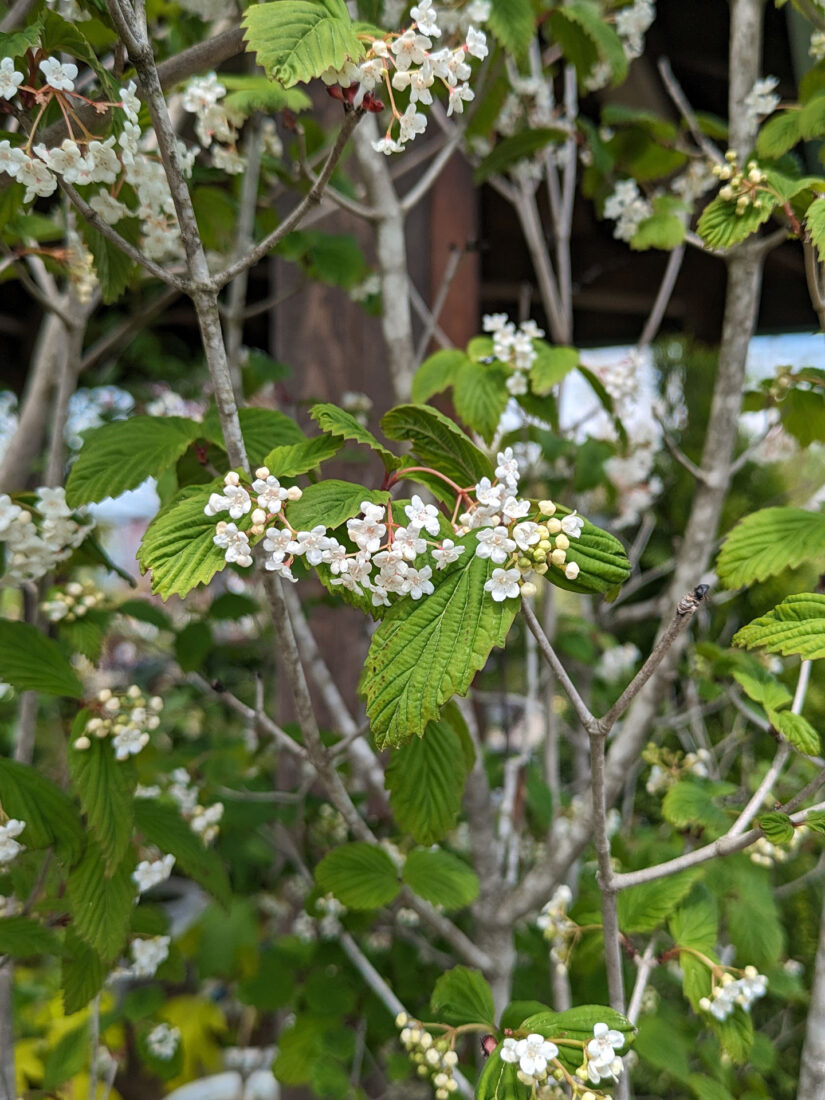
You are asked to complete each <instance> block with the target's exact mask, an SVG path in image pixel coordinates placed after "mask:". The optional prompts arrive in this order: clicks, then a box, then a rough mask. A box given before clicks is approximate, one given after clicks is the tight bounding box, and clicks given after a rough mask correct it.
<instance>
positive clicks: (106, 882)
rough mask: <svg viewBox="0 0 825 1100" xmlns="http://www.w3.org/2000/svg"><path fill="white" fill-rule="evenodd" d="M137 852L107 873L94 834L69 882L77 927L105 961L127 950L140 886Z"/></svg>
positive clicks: (109, 960)
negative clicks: (135, 873)
mask: <svg viewBox="0 0 825 1100" xmlns="http://www.w3.org/2000/svg"><path fill="white" fill-rule="evenodd" d="M134 866H135V859H134V852H133V851H130V852H128V853H127V856H126V858H125V859H124V860H123V862H122V863H121V864H120V865H119V866H118V867H117V868H115V871H114V873H111V874H109V875H107V873H106V864H105V862H104V859H103V853H102V852H101V850H100V848H99V847H98V846H97V844H96V843H95V842H94V841H93V840H92V839H91V838H90V839H89V840H88V842H87V844H86V850H85V852H84V853H83V858H82V859H81V861H80V862H79V863H78V864H77V865H76V866H75V867H73V868H72V870H71V872H70V874H69V878H68V881H67V884H66V893H67V895H68V898H69V904H70V906H71V911H72V917H73V924H74V928H75V930H76V931H77V934H78V935H79V936H80V938H81V939H82V940H83V941H84V942H85V943H87V944H88V945H89V947H91V948H93V949H94V950H95V951H96V952H97V953H98V954H99V955H100V957H101V959H102V960H103V962H104V963H112V962H114V960H115V959H116V958H117V957H118V955H120V953H121V952H122V951H123V949H124V947H125V945H126V940H127V937H128V935H129V925H130V923H131V919H132V907H133V905H134V899H135V894H136V887H135V884H134V882H132V871H133V870H134Z"/></svg>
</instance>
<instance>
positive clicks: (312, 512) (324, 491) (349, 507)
mask: <svg viewBox="0 0 825 1100" xmlns="http://www.w3.org/2000/svg"><path fill="white" fill-rule="evenodd" d="M389 499H390V495H389V493H387V492H385V491H384V490H383V489H365V488H364V486H363V485H355V484H353V483H352V482H349V481H338V480H337V479H336V478H332V477H331V478H325V479H324V480H323V481H318V482H316V483H315V484H314V485H309V486H307V488H306V489H304V495H303V496H302V497H301V499H300V500H296V501H295V502H294V503H293V504H290V506H289V521H290V523H291V524H292V525H293V527H295V528H296V529H297V530H300V531H311V530H312V528H313V527H315V526H316V524H319V523H323V525H324V526H325V527H326V528H328V529H329V530H333V529H334V528H336V527H340V526H341V524H342V523H345V522H346V521H347V520H348V519H351V518H352V517H353V516H357V515H358V513H359V512H360V511H361V504H362V502H363V501H369V502H370V504H386V503H387V501H388V500H389Z"/></svg>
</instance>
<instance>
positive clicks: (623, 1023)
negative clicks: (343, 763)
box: [520, 1005, 636, 1071]
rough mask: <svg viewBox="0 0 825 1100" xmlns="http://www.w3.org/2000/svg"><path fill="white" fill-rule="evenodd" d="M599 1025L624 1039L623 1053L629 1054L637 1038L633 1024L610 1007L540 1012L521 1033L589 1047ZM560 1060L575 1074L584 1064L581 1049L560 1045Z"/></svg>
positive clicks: (528, 1019)
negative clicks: (584, 1044) (573, 1042)
mask: <svg viewBox="0 0 825 1100" xmlns="http://www.w3.org/2000/svg"><path fill="white" fill-rule="evenodd" d="M598 1023H604V1024H607V1026H608V1027H609V1028H610V1029H611V1030H613V1031H619V1032H621V1034H622V1035H624V1037H625V1045H624V1046H623V1047H622V1048H621V1050H622V1052H625V1051H626V1050H627V1047H628V1046H629V1045H630V1043H632V1042H633V1039H634V1037H635V1035H636V1028H635V1027H634V1025H633V1024H631V1022H630V1020H628V1019H627V1017H626V1016H623V1015H622V1014H621V1012H616V1011H615V1009H612V1008H608V1007H607V1006H606V1005H578V1006H577V1007H576V1008H571V1009H568V1010H567V1011H566V1012H537V1013H536V1015H535V1016H528V1017H527V1019H526V1020H524V1022H523V1023H522V1025H521V1028H520V1030H522V1031H524V1032H525V1033H531V1032H535V1033H536V1034H537V1035H543V1036H544V1037H545V1038H546V1039H553V1038H555V1039H575V1040H577V1041H578V1042H581V1043H587V1042H588V1041H589V1040H590V1039H592V1038H593V1028H594V1026H595V1025H596V1024H598ZM558 1058H559V1061H560V1062H561V1063H562V1064H563V1065H564V1066H566V1068H567V1069H568V1070H571V1071H575V1070H576V1069H578V1067H579V1066H580V1065H581V1063H582V1051H581V1047H569V1046H565V1045H564V1044H559V1054H558Z"/></svg>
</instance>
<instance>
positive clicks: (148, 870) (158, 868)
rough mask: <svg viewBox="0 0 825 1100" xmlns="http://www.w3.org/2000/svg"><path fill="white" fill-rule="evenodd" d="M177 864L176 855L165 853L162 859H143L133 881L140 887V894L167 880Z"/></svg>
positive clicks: (133, 875)
mask: <svg viewBox="0 0 825 1100" xmlns="http://www.w3.org/2000/svg"><path fill="white" fill-rule="evenodd" d="M174 866H175V857H174V856H173V855H165V856H164V857H163V858H162V859H142V860H141V861H140V863H139V864H138V865H137V867H136V868H135V870H134V871H132V881H133V882H134V883H135V885H136V886H137V888H138V893H139V894H145V893H146V891H147V890H151V889H152V887H153V886H157V885H158V883H161V882H165V881H166V879H168V878H169V876H170V875H171V874H172V868H173V867H174Z"/></svg>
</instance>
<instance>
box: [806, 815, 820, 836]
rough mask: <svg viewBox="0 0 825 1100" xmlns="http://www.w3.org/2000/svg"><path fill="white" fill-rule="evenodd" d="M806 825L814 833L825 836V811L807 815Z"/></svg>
mask: <svg viewBox="0 0 825 1100" xmlns="http://www.w3.org/2000/svg"><path fill="white" fill-rule="evenodd" d="M805 824H806V825H807V827H808V828H809V829H811V830H812V831H813V832H815V833H819V834H820V836H825V810H813V811H812V812H811V813H809V814H806V816H805Z"/></svg>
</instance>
